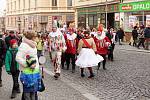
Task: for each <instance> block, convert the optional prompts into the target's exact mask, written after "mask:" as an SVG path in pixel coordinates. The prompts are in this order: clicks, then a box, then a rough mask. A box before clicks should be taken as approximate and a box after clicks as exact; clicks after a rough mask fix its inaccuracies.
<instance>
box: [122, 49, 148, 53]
mask: <svg viewBox="0 0 150 100" xmlns="http://www.w3.org/2000/svg"><path fill="white" fill-rule="evenodd" d="M119 50H126V51H136V52H143V53H150V51H146V50H134V49H119Z"/></svg>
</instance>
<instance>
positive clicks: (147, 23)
mask: <svg viewBox="0 0 150 100" xmlns="http://www.w3.org/2000/svg"><path fill="white" fill-rule="evenodd" d="M149 25H150V15H146V26H149Z"/></svg>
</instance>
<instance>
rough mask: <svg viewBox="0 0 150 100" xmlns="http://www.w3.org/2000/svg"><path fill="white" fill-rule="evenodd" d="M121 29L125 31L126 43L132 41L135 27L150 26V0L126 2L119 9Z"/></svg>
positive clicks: (130, 0)
mask: <svg viewBox="0 0 150 100" xmlns="http://www.w3.org/2000/svg"><path fill="white" fill-rule="evenodd" d="M119 11H120V27H122V28H123V29H124V31H125V35H126V41H128V42H129V41H130V38H131V35H132V34H131V32H132V30H133V28H134V26H137V27H140V26H141V25H144V26H147V25H149V24H150V0H124V2H123V3H122V4H120V7H119Z"/></svg>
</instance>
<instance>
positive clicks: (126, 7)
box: [122, 5, 132, 10]
mask: <svg viewBox="0 0 150 100" xmlns="http://www.w3.org/2000/svg"><path fill="white" fill-rule="evenodd" d="M131 9H132V5H128V6H122V10H131Z"/></svg>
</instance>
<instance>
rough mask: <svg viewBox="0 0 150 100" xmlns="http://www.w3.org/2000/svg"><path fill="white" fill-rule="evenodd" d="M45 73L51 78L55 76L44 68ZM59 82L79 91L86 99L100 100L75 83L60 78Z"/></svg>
mask: <svg viewBox="0 0 150 100" xmlns="http://www.w3.org/2000/svg"><path fill="white" fill-rule="evenodd" d="M43 71H44V72H45V73H47V74H49V75H51V76H53V75H54V74H53V73H52V72H51V71H49V70H47V69H46V68H43ZM59 80H61V81H62V82H64V83H66V84H67V85H68V86H70V87H72V88H73V89H75V90H77V91H78V92H80V93H81V95H82V96H84V97H85V98H87V99H89V100H100V99H99V98H97V97H96V96H94V95H92V94H90V93H88V91H87V90H85V89H83V88H82V87H81V86H79V85H77V84H75V83H72V82H70V81H68V80H67V79H65V78H62V77H61V78H60V79H59Z"/></svg>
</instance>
